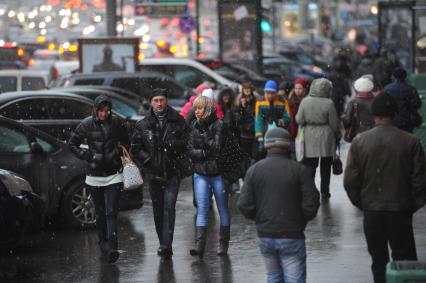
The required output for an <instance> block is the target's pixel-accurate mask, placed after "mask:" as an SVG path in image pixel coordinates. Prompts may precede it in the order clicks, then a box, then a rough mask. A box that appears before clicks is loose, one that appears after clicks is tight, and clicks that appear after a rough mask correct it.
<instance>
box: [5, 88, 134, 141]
mask: <svg viewBox="0 0 426 283" xmlns="http://www.w3.org/2000/svg"><path fill="white" fill-rule="evenodd" d="M92 111H93V100H92V99H89V98H87V97H83V96H80V95H77V94H73V93H64V92H54V91H51V90H46V91H22V92H8V93H3V94H1V95H0V115H2V116H4V117H7V118H11V119H13V120H19V121H21V122H22V123H24V124H25V125H28V126H32V127H35V128H38V129H40V130H42V131H44V132H46V133H48V134H50V135H52V136H54V137H55V138H57V139H60V140H68V139H69V137H70V134H71V131H73V130H74V128H75V127H76V126H77V125H78V124H79V123H80V122H81V120H83V119H84V118H86V117H87V116H90V115H92V113H93V112H92ZM112 113H114V114H115V115H117V116H119V117H121V118H122V119H124V120H126V121H127V122H128V123H129V130H130V129H131V126H132V125H134V124H135V123H136V121H137V120H138V118H135V119H132V118H130V119H127V117H125V116H124V115H121V114H120V113H118V112H116V111H115V110H112Z"/></svg>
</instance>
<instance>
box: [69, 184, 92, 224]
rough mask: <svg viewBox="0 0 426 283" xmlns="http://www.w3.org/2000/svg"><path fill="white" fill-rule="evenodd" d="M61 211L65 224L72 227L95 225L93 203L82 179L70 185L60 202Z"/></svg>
mask: <svg viewBox="0 0 426 283" xmlns="http://www.w3.org/2000/svg"><path fill="white" fill-rule="evenodd" d="M62 212H63V215H64V217H65V221H66V222H67V224H68V225H69V226H71V227H74V228H92V227H95V224H96V219H95V204H94V203H93V199H92V196H91V195H90V192H89V188H88V187H87V185H86V184H85V183H84V181H79V182H77V183H75V184H73V185H71V186H70V188H69V189H68V190H67V191H66V193H65V196H64V198H63V202H62Z"/></svg>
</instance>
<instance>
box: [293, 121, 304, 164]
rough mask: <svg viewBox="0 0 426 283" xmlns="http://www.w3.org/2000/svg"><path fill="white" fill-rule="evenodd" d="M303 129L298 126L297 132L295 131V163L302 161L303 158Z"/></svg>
mask: <svg viewBox="0 0 426 283" xmlns="http://www.w3.org/2000/svg"><path fill="white" fill-rule="evenodd" d="M304 131H305V129H304V127H303V126H299V130H298V131H297V136H296V139H295V141H294V142H295V146H296V159H297V161H299V162H300V161H302V160H303V158H304V157H305V133H304Z"/></svg>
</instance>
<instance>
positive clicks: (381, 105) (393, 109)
mask: <svg viewBox="0 0 426 283" xmlns="http://www.w3.org/2000/svg"><path fill="white" fill-rule="evenodd" d="M397 112H398V104H397V102H396V100H395V98H393V97H392V95H390V94H389V93H387V92H383V93H381V94H379V95H377V96H376V97H375V98H374V100H373V104H372V105H371V113H372V114H373V116H378V117H390V118H393V117H394V116H395V114H396V113H397Z"/></svg>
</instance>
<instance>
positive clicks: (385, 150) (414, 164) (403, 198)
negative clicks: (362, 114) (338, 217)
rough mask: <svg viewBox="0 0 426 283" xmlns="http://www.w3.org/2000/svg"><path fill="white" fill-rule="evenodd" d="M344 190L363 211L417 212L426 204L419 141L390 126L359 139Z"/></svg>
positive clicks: (425, 163)
mask: <svg viewBox="0 0 426 283" xmlns="http://www.w3.org/2000/svg"><path fill="white" fill-rule="evenodd" d="M344 186H345V190H346V192H347V194H348V196H349V198H350V200H351V202H352V203H353V204H354V205H355V206H357V207H359V208H360V209H363V210H372V211H407V212H414V211H416V210H417V209H419V208H420V207H422V206H423V205H425V203H426V161H425V154H424V152H423V149H422V145H421V144H420V141H419V139H418V138H416V137H415V136H414V135H412V134H409V133H407V132H404V131H402V130H399V129H398V128H396V127H395V126H393V125H391V124H390V123H388V124H379V125H377V126H376V127H374V128H373V129H371V130H369V131H366V132H364V133H362V134H360V135H358V136H357V137H355V139H354V140H353V141H352V145H351V147H350V149H349V153H348V159H347V162H346V169H345V175H344Z"/></svg>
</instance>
